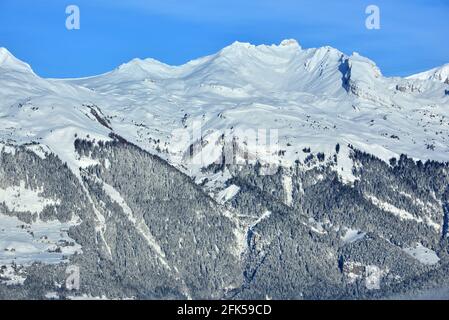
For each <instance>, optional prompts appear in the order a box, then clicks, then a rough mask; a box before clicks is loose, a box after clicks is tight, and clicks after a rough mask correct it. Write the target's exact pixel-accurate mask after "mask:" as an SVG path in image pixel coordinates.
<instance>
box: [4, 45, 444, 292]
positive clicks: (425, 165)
mask: <svg viewBox="0 0 449 320" xmlns="http://www.w3.org/2000/svg"><path fill="white" fill-rule="evenodd" d="M244 132H247V133H248V132H256V133H257V136H256V139H248V137H247V136H245V134H242V133H244ZM448 161H449V64H447V65H445V66H442V67H440V68H436V69H433V70H430V71H428V72H424V73H420V74H417V75H412V76H410V77H406V78H399V77H385V76H383V75H382V73H381V71H380V70H379V68H378V67H377V66H376V64H375V63H374V62H373V61H371V60H369V59H367V58H365V57H362V56H360V55H359V54H357V53H353V54H352V55H347V54H345V53H342V52H340V51H339V50H337V49H334V48H331V47H322V48H311V49H304V48H301V46H300V45H299V44H298V42H296V41H295V40H284V41H282V42H281V43H280V44H279V45H260V46H254V45H251V44H247V43H240V42H235V43H234V44H232V45H230V46H228V47H226V48H224V49H222V50H221V51H220V52H218V53H216V54H213V55H210V56H207V57H203V58H200V59H197V60H193V61H191V62H189V63H187V64H184V65H181V66H169V65H166V64H163V63H161V62H158V61H156V60H153V59H145V60H140V59H135V60H132V61H130V62H128V63H125V64H123V65H121V66H120V67H118V68H117V69H115V70H113V71H111V72H108V73H106V74H102V75H98V76H94V77H89V78H81V79H44V78H41V77H39V76H38V75H36V74H35V73H34V72H33V70H32V68H31V67H30V66H29V65H28V64H26V63H25V62H22V61H20V60H18V59H17V58H15V57H14V56H13V55H12V54H11V53H10V52H9V51H8V50H7V49H5V48H1V49H0V298H1V299H96V298H103V299H390V298H419V297H421V298H422V297H426V298H428V297H432V298H448V297H449V277H448V275H449V238H448V236H449V165H448ZM70 270H75V271H76V272H75V274H73V273H72V272H71V271H70ZM74 275H75V276H77V275H79V288H78V287H76V288H74V287H73V286H70V285H69V284H70V283H69V281H68V280H67V279H73V276H74ZM74 283H75V284H76V283H77V281H75V282H74ZM72 284H73V283H72ZM71 289H72V290H71Z"/></svg>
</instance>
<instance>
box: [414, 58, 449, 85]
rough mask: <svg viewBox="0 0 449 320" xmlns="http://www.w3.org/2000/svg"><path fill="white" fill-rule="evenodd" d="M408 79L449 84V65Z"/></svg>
mask: <svg viewBox="0 0 449 320" xmlns="http://www.w3.org/2000/svg"><path fill="white" fill-rule="evenodd" d="M408 79H417V80H433V81H439V82H442V83H446V84H449V63H447V64H445V65H443V66H441V67H437V68H434V69H431V70H429V71H425V72H421V73H418V74H415V75H412V76H410V77H408Z"/></svg>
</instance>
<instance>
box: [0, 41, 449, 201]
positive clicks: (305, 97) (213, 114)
mask: <svg viewBox="0 0 449 320" xmlns="http://www.w3.org/2000/svg"><path fill="white" fill-rule="evenodd" d="M445 70H447V65H446V66H443V67H441V68H440V69H438V70H433V71H429V76H427V75H426V76H423V75H422V74H420V75H416V76H411V77H408V78H398V77H393V78H389V77H385V76H383V75H382V73H381V71H380V70H379V68H378V67H377V66H376V65H375V63H374V62H373V61H371V60H369V59H367V58H365V57H362V56H360V55H359V54H357V53H354V54H352V55H347V54H345V53H343V52H341V51H339V50H337V49H335V48H332V47H328V46H325V47H321V48H309V49H305V48H302V47H301V46H300V45H299V44H298V42H297V41H295V40H285V41H282V42H281V44H279V45H259V46H255V45H251V44H249V43H241V42H235V43H233V44H231V45H230V46H228V47H226V48H224V49H222V50H221V51H219V52H218V53H216V54H212V55H210V56H207V57H203V58H199V59H196V60H192V61H190V62H188V63H186V64H184V65H180V66H169V65H167V64H164V63H161V62H159V61H156V60H154V59H144V60H142V59H134V60H132V61H130V62H128V63H125V64H123V65H121V66H119V67H118V68H117V69H115V70H113V71H111V72H108V73H105V74H102V75H98V76H93V77H88V78H81V79H43V78H41V77H39V76H38V75H36V74H35V73H34V72H33V71H32V69H31V67H30V66H29V65H27V64H26V63H24V62H22V61H20V60H18V59H16V58H15V57H14V56H13V55H12V54H11V53H10V52H8V51H7V50H6V49H5V48H2V49H1V50H0V143H3V144H12V145H15V144H23V143H29V142H37V143H40V144H42V145H45V150H49V151H52V152H55V153H56V154H58V156H60V157H61V158H62V159H63V161H66V162H67V163H68V164H69V166H70V167H71V169H72V170H74V171H75V173H76V171H77V169H78V168H79V167H80V166H83V165H88V164H89V163H85V164H83V163H82V161H80V159H76V155H75V153H74V152H73V149H72V148H68V145H70V144H72V145H73V141H74V140H75V135H76V136H78V137H82V138H89V139H91V140H92V139H95V140H96V141H98V140H108V139H110V138H109V137H108V134H109V133H110V132H111V131H114V132H115V133H117V134H119V135H121V136H123V137H124V138H125V139H127V140H129V141H131V142H133V143H135V144H137V145H139V146H140V147H142V148H143V149H145V150H148V151H149V152H152V153H156V154H158V155H160V156H161V157H162V158H164V159H166V160H168V161H169V162H170V163H172V164H174V165H175V166H177V167H178V168H180V169H181V170H183V171H184V172H186V173H188V174H190V175H191V176H198V175H200V169H201V168H202V167H205V166H207V165H209V164H211V163H213V162H215V161H216V160H217V159H218V158H219V157H220V156H221V150H222V143H221V140H220V139H222V138H223V136H222V135H223V134H224V136H225V139H228V140H230V141H232V138H234V141H235V143H236V144H237V145H238V147H239V148H240V149H242V150H243V149H245V151H246V152H247V153H248V155H249V157H250V158H251V159H253V160H255V159H259V160H260V161H261V162H268V163H274V164H276V165H277V164H281V165H285V166H290V165H292V164H293V163H294V161H295V160H300V161H304V159H305V157H306V156H307V154H306V153H304V152H302V150H303V149H304V148H309V147H310V148H311V151H312V153H318V152H324V153H325V154H326V156H328V157H330V156H333V155H334V154H335V146H336V144H337V143H339V144H340V145H341V148H342V149H341V154H339V155H338V164H337V166H336V168H335V169H336V171H337V172H338V173H339V174H340V176H341V177H342V181H344V182H346V183H352V182H353V181H354V180H355V177H354V176H353V175H352V173H351V171H352V161H351V160H350V159H349V154H350V153H349V152H348V150H347V148H345V146H347V145H348V144H349V143H350V144H352V145H353V146H354V147H356V148H359V149H361V150H363V151H366V152H369V153H372V154H374V155H376V156H378V157H380V158H381V159H383V160H389V158H391V157H393V156H398V155H400V154H402V153H404V154H407V155H408V156H411V157H413V158H415V159H422V160H426V159H433V160H437V161H448V160H449V95H448V94H446V90H449V84H447V83H445V82H444V80H443V81H435V77H436V78H439V77H440V76H438V75H437V74H439V75H442V76H441V77H442V78H444V75H445V74H446V73H445V72H446V71H445ZM433 74H435V76H432V75H433ZM94 105H95V106H96V107H95V108H97V109H95V110H96V111H97V114H98V115H99V116H100V118H101V119H103V120H104V121H101V120H99V119H98V118H97V117H96V116H94V114H93V113H92V111H91V107H92V106H94ZM102 122H103V124H102ZM106 122H107V123H109V124H108V125H104V123H106ZM245 130H246V132H248V131H249V132H251V131H252V132H254V133H258V135H257V138H256V139H257V143H255V142H254V141H251V139H250V141H248V139H246V136H245V134H244V131H245ZM277 141H278V143H275V142H277ZM191 145H195V146H202V151H203V152H199V151H198V150H196V151H195V153H194V155H193V157H190V156H188V155H189V148H190V146H191ZM279 151H282V152H280V153H279ZM38 152H39V153H40V154H41V155H42V152H40V151H38ZM243 153H244V152H242V154H243ZM242 154H238V155H237V157H236V158H237V159H240V158H241V156H242ZM221 187H222V186H221ZM288 200H289V199H287V201H288Z"/></svg>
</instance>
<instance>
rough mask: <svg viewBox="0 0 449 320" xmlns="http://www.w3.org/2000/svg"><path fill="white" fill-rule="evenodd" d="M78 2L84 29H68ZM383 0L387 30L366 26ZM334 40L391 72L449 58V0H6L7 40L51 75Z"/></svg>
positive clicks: (2, 5)
mask: <svg viewBox="0 0 449 320" xmlns="http://www.w3.org/2000/svg"><path fill="white" fill-rule="evenodd" d="M70 4H75V5H77V6H79V8H80V13H81V28H80V30H71V31H69V30H67V29H66V27H65V20H66V18H67V14H66V13H65V8H66V7H67V6H68V5H70ZM370 4H375V5H377V6H378V7H379V8H380V18H381V29H380V30H368V29H366V28H365V19H366V17H367V15H366V14H365V8H366V7H367V6H368V5H370ZM286 38H295V39H297V40H298V42H299V43H300V44H301V45H302V47H305V48H308V47H316V46H323V45H331V46H333V47H336V48H338V49H340V50H342V51H343V52H345V53H348V54H350V53H352V52H353V51H357V52H359V53H360V54H362V55H365V56H367V57H369V58H371V59H372V60H374V61H375V62H376V63H377V64H378V66H379V67H380V68H381V70H382V72H383V73H384V74H385V75H407V74H412V73H416V72H419V71H423V70H426V69H430V68H432V67H435V66H439V65H442V64H444V63H448V62H449V40H448V39H449V1H448V0H393V1H392V0H370V1H364V0H345V1H337V0H319V1H318V0H246V1H245V0H177V1H174V0H160V1H153V0H127V1H114V0H70V1H66V0H0V46H3V47H6V48H8V50H10V51H11V52H12V53H13V54H14V55H16V56H17V57H18V58H20V59H22V60H24V61H26V62H28V63H30V64H31V65H32V67H33V69H34V70H35V71H36V73H38V74H39V75H41V76H44V77H80V76H89V75H94V74H99V73H103V72H106V71H110V70H112V69H113V68H115V67H117V66H118V65H120V64H121V63H124V62H127V61H129V60H131V59H132V58H135V57H140V58H147V57H152V58H155V59H158V60H160V61H163V62H165V63H169V64H182V63H184V62H187V61H189V60H191V59H194V58H198V57H200V56H204V55H208V54H211V53H214V52H216V51H218V50H220V49H221V48H223V47H224V46H226V45H229V44H230V43H232V42H234V41H235V40H238V41H245V42H251V43H253V44H263V43H265V44H272V43H279V42H280V41H281V40H282V39H286Z"/></svg>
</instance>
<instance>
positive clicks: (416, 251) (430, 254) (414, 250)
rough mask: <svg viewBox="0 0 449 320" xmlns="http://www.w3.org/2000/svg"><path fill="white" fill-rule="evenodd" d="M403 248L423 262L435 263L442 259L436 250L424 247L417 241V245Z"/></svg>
mask: <svg viewBox="0 0 449 320" xmlns="http://www.w3.org/2000/svg"><path fill="white" fill-rule="evenodd" d="M403 250H404V252H405V253H407V254H408V255H410V256H412V257H413V258H415V259H416V260H418V261H419V262H421V263H422V264H426V265H434V264H437V263H438V262H439V261H440V258H439V257H438V255H437V254H436V253H435V251H433V250H431V249H428V248H426V247H424V246H423V245H422V244H421V243H417V244H416V245H415V246H413V247H410V248H405V249H403Z"/></svg>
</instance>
